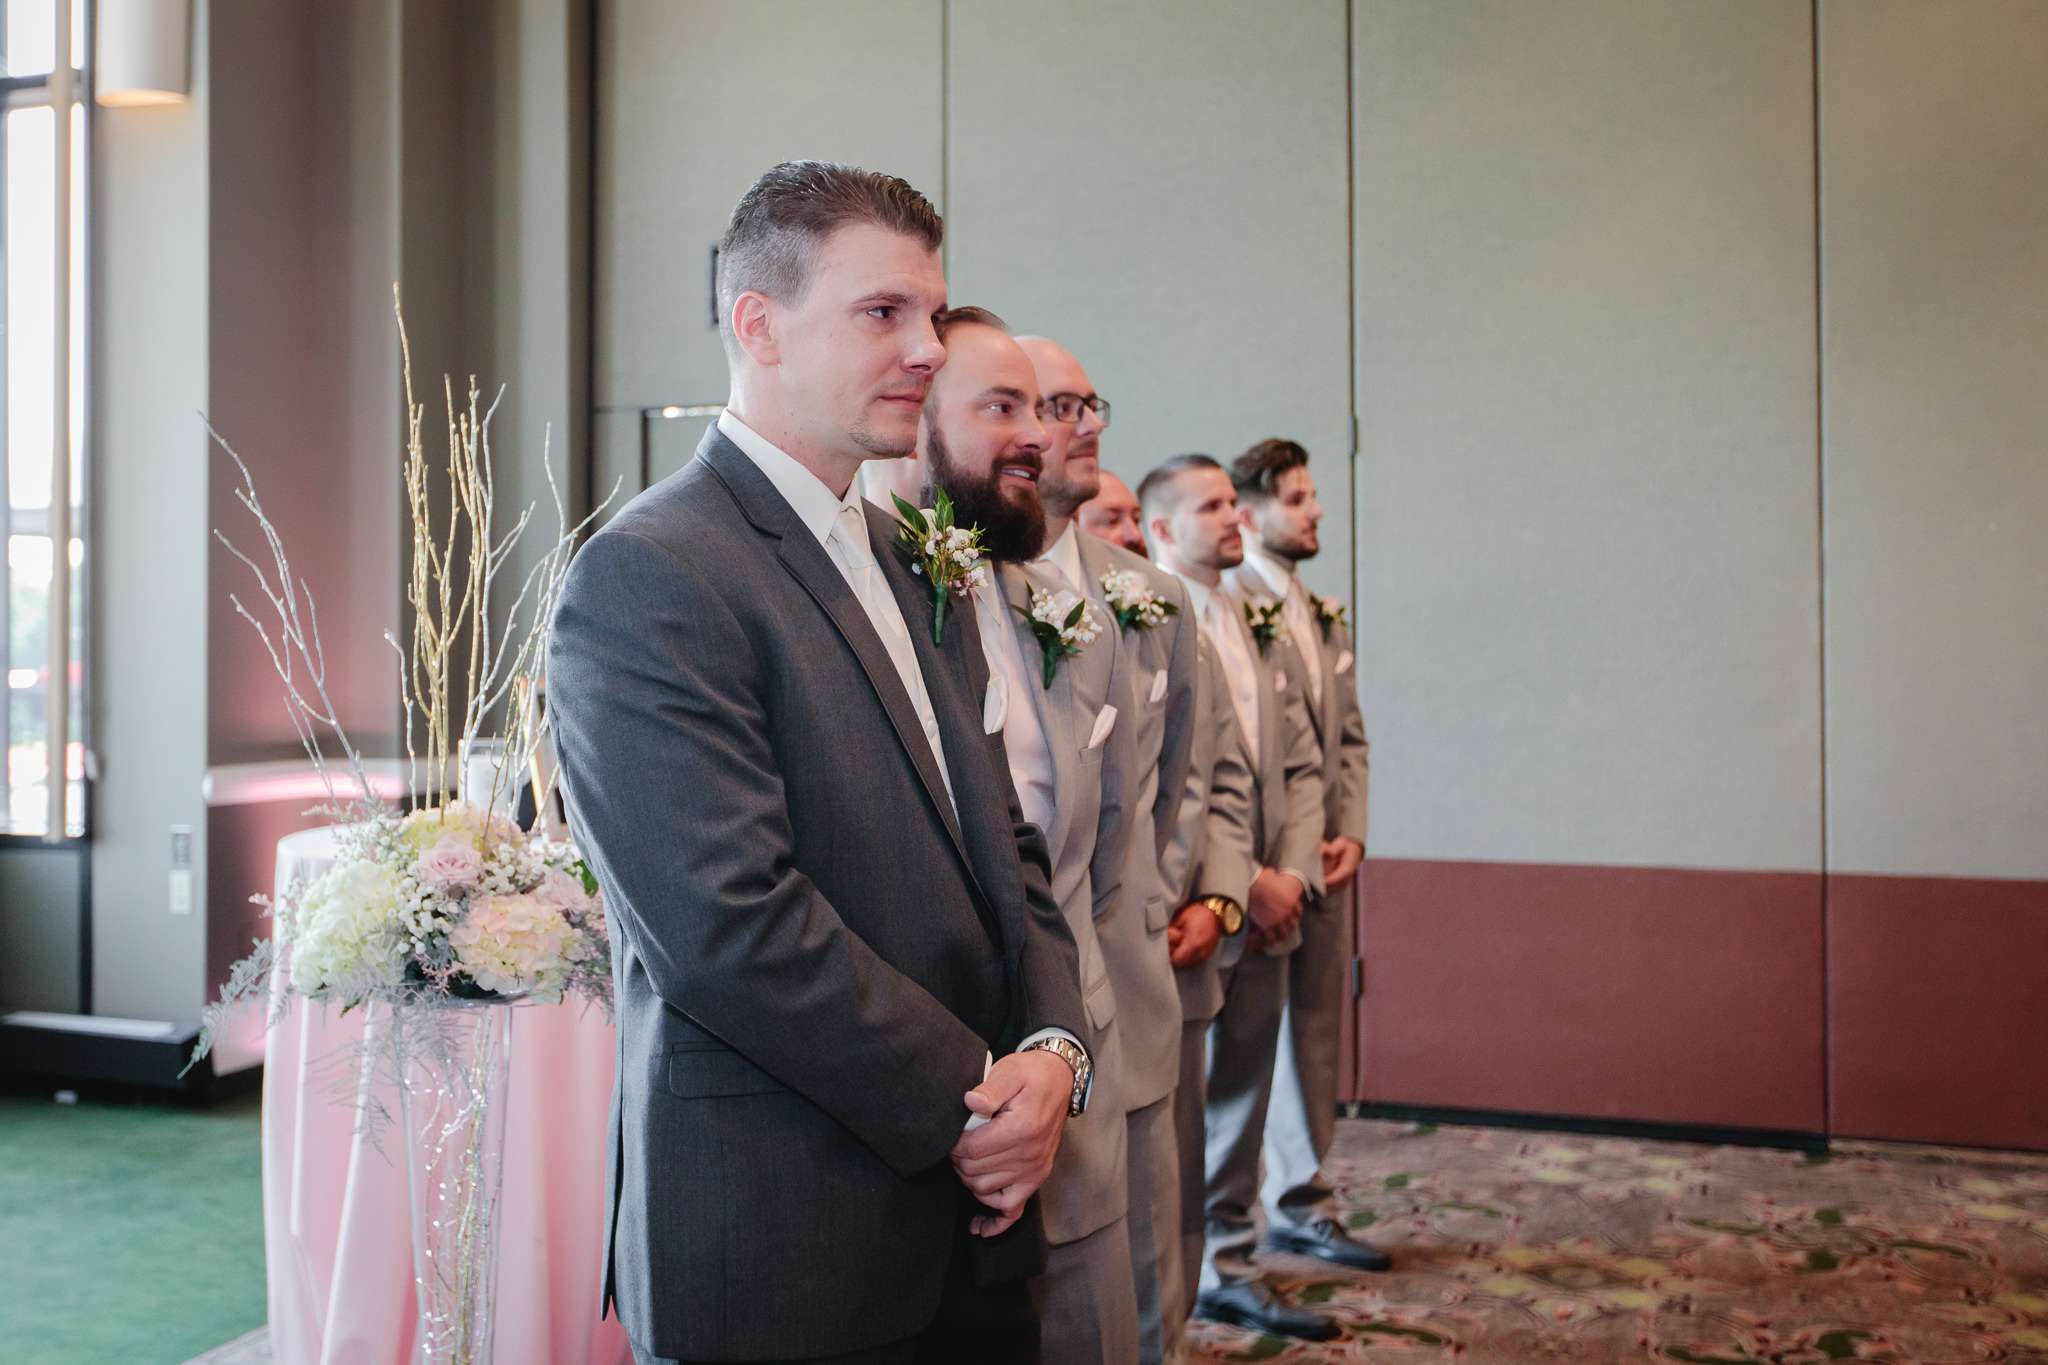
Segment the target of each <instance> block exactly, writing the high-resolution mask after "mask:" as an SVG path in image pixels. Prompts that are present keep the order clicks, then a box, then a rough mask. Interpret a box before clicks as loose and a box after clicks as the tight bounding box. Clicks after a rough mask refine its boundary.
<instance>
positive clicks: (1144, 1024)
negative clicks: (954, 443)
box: [1018, 337, 1214, 1365]
mask: <svg viewBox="0 0 2048 1365" xmlns="http://www.w3.org/2000/svg"><path fill="white" fill-rule="evenodd" d="M1018 344H1019V345H1021V346H1022V347H1023V348H1024V353H1025V354H1026V355H1028V356H1030V357H1031V365H1032V369H1033V370H1034V371H1035V372H1036V374H1037V376H1038V385H1039V389H1040V391H1041V392H1043V393H1044V394H1045V404H1046V414H1045V429H1046V447H1045V452H1044V457H1045V470H1044V472H1043V473H1042V474H1041V475H1040V476H1039V479H1038V500H1039V502H1040V503H1042V504H1043V505H1044V507H1045V545H1046V548H1045V549H1044V550H1043V551H1042V552H1041V553H1040V555H1039V558H1038V559H1037V561H1035V563H1036V564H1037V565H1040V566H1043V567H1044V569H1045V570H1046V571H1047V572H1049V573H1052V574H1056V575H1058V576H1059V577H1060V578H1061V579H1062V580H1063V581H1065V582H1066V583H1068V584H1069V585H1070V586H1074V587H1077V588H1079V589H1080V590H1081V592H1082V593H1083V594H1084V595H1085V596H1086V597H1087V598H1088V599H1089V601H1091V602H1093V603H1094V604H1095V605H1096V606H1097V607H1099V608H1100V609H1101V610H1102V611H1103V612H1104V613H1105V614H1106V615H1108V616H1110V617H1111V618H1112V619H1113V620H1116V621H1117V622H1118V633H1119V635H1120V636H1121V638H1122V641H1123V644H1124V647H1125V649H1126V650H1127V651H1128V652H1129V655H1130V658H1131V662H1132V664H1133V666H1134V672H1133V673H1132V678H1133V680H1134V682H1135V684H1136V687H1135V693H1136V695H1135V696H1134V697H1133V702H1134V704H1135V705H1136V708H1137V709H1136V711H1135V712H1134V713H1133V714H1132V715H1130V716H1129V717H1127V720H1128V723H1129V728H1130V733H1131V741H1132V744H1133V745H1134V746H1135V748H1136V751H1137V761H1136V764H1135V766H1134V767H1133V769H1132V770H1131V772H1130V773H1129V774H1128V776H1129V778H1130V781H1129V784H1128V786H1127V787H1126V790H1125V793H1124V806H1125V809H1126V810H1129V811H1132V812H1134V816H1133V819H1134V822H1135V828H1134V830H1133V833H1132V835H1131V865H1130V870H1129V872H1128V873H1127V874H1126V876H1125V879H1124V895H1123V899H1122V900H1121V901H1120V902H1119V903H1118V905H1117V907H1116V910H1115V913H1113V914H1112V915H1111V916H1110V917H1109V918H1108V919H1107V920H1106V921H1105V922H1104V923H1103V925H1102V927H1101V931H1100V937H1101V939H1102V951H1103V955H1104V956H1105V958H1106V959H1107V960H1108V964H1109V979H1110V982H1111V984H1112V985H1114V986H1115V987H1116V998H1117V1032H1118V1033H1119V1034H1120V1035H1121V1038H1120V1041H1121V1043H1122V1049H1123V1064H1124V1065H1123V1073H1122V1085H1121V1086H1120V1090H1121V1092H1122V1094H1123V1099H1124V1104H1125V1105H1126V1106H1127V1108H1128V1115H1129V1117H1128V1123H1127V1127H1128V1130H1129V1131H1128V1134H1127V1138H1128V1145H1129V1161H1130V1170H1129V1175H1130V1201H1131V1203H1130V1209H1131V1211H1130V1229H1131V1254H1132V1260H1133V1263H1132V1275H1133V1279H1134V1281H1135V1283H1136V1286H1137V1296H1138V1354H1139V1359H1140V1360H1141V1361H1143V1362H1144V1363H1145V1365H1160V1362H1162V1361H1168V1360H1178V1359H1180V1358H1181V1357H1182V1355H1183V1353H1184V1343H1183V1338H1184V1336H1185V1330H1186V1324H1187V1316H1188V1310H1189V1309H1190V1307H1192V1305H1191V1304H1190V1303H1188V1302H1186V1301H1185V1296H1184V1294H1183V1292H1182V1289H1183V1283H1184V1280H1183V1275H1182V1271H1181V1236H1182V1228H1181V1220H1180V1161H1179V1156H1178V1153H1177V1150H1176V1145H1175V1140H1174V1121H1173V1115H1174V1109H1173V1092H1174V1088H1175V1086H1176V1085H1177V1084H1178V1082H1179V1080H1180V1042H1181V1010H1180V994H1179V990H1178V988H1177V986H1176V985H1175V981H1174V970H1173V963H1172V960H1171V955H1170V949H1169V946H1168V935H1169V932H1170V931H1171V928H1172V926H1173V925H1174V923H1175V914H1174V912H1175V910H1176V909H1177V908H1179V907H1180V905H1181V902H1180V901H1179V900H1178V899H1177V898H1175V897H1174V895H1173V894H1172V893H1171V892H1169V891H1168V889H1167V888H1166V887H1165V886H1164V885H1162V884H1161V880H1160V859H1161V857H1162V855H1163V854H1164V853H1165V852H1166V849H1167V846H1168V845H1169V844H1170V843H1171V842H1172V841H1173V838H1174V834H1175V831H1176V828H1177V825H1178V822H1179V817H1180V808H1181V802H1180V797H1181V790H1182V786H1183V784H1184V782H1185V779H1186V774H1187V765H1188V753H1189V748H1190V745H1191V744H1192V743H1193V739H1194V724H1193V720H1194V700H1195V672H1196V668H1197V656H1196V648H1195V639H1196V633H1197V630H1198V627H1197V626H1196V624H1195V618H1194V613H1193V612H1192V611H1191V610H1190V609H1189V605H1188V593H1187V589H1186V588H1184V587H1182V586H1181V583H1180V580H1179V579H1177V578H1175V577H1174V576H1173V575H1172V574H1170V573H1167V572H1166V571H1165V570H1164V569H1160V568H1157V567H1155V566H1154V565H1153V564H1152V563H1151V562H1150V561H1149V560H1146V559H1144V558H1142V557H1140V556H1137V555H1133V554H1128V553H1125V552H1124V551H1122V550H1120V549H1118V548H1116V547H1115V546H1113V545H1110V544H1108V543H1106V542H1104V541H1102V540H1098V539H1097V538H1095V537H1094V536H1090V535H1083V534H1081V533H1080V529H1079V525H1078V522H1077V521H1076V520H1075V513H1076V512H1077V511H1078V510H1079V508H1080V507H1081V506H1082V504H1084V503H1086V502H1087V501H1088V500H1089V499H1091V498H1093V497H1095V496H1096V494H1097V493H1098V492H1099V491H1100V490H1101V487H1102V485H1103V484H1104V483H1106V482H1107V481H1108V479H1109V477H1111V476H1106V475H1104V474H1103V473H1102V470H1101V444H1102V433H1103V430H1104V429H1105V428H1106V427H1107V426H1108V425H1109V412H1110V409H1109V404H1108V403H1107V402H1105V401H1103V399H1102V397H1101V395H1099V394H1098V393H1096V391H1095V385H1094V382H1093V381H1091V380H1090V379H1089V378H1088V371H1087V370H1085V369H1083V368H1082V366H1081V362H1080V361H1079V360H1077V359H1075V357H1074V355H1073V353H1072V352H1070V351H1068V350H1067V349H1066V348H1065V347H1064V346H1061V345H1060V344H1059V343H1057V342H1054V341H1049V340H1047V339H1046V338H1044V337H1020V338H1018ZM1133 520H1134V521H1135V517H1134V518H1133ZM1141 543H1142V542H1141ZM1112 594H1113V595H1112ZM1119 607H1121V610H1118V608H1119ZM1190 918H1201V919H1210V920H1213V918H1214V916H1213V914H1212V912H1211V911H1209V910H1208V909H1206V908H1204V907H1200V906H1196V907H1192V909H1191V911H1184V912H1183V913H1182V916H1181V920H1182V922H1183V926H1182V927H1183V929H1184V928H1185V921H1186V920H1188V919H1190Z"/></svg>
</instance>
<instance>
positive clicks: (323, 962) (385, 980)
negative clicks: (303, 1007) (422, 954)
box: [291, 860, 410, 1002]
mask: <svg viewBox="0 0 2048 1365" xmlns="http://www.w3.org/2000/svg"><path fill="white" fill-rule="evenodd" d="M293 928H294V933H293V939H292V964H291V973H292V988H293V989H294V990H296V991H298V992H299V993H301V994H302V995H307V996H311V997H313V998H315V999H327V998H329V997H333V998H338V999H341V1000H343V1001H349V1002H353V1001H357V1000H361V999H364V998H365V997H367V996H368V995H370V994H371V993H372V992H373V991H377V990H382V989H388V988H390V987H394V986H396V985H398V983H399V982H400V981H401V980H402V979H403V978H404V975H405V962H406V956H407V952H408V949H409V947H410V943H409V939H410V935H409V934H408V932H407V925H406V923H405V920H404V919H403V918H402V917H401V916H400V914H399V904H398V879H397V878H396V877H394V876H393V875H392V874H391V871H390V869H388V868H386V867H384V866H383V865H382V864H379V863H374V862H369V861H363V860H351V861H348V862H343V863H339V864H337V865H336V866H335V867H333V868H331V869H329V870H328V872H327V874H326V875H325V876H323V877H321V878H320V880H318V881H316V882H314V883H313V884H312V885H311V886H310V887H308V888H306V890H305V891H304V892H303V893H302V894H301V895H300V896H299V898H298V913H297V915H296V916H295V919H294V926H293Z"/></svg>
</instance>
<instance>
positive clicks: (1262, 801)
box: [1138, 455, 1338, 1341]
mask: <svg viewBox="0 0 2048 1365" xmlns="http://www.w3.org/2000/svg"><path fill="white" fill-rule="evenodd" d="M1138 501H1139V504H1140V506H1141V509H1142V512H1143V516H1144V521H1145V534H1146V539H1147V541H1148V542H1149V543H1150V544H1151V545H1152V547H1153V551H1154V553H1155V555H1156V556H1157V558H1158V561H1159V563H1160V565H1161V567H1163V568H1166V569H1169V570H1171V571H1172V572H1173V573H1174V574H1176V575H1177V576H1178V577H1179V578H1180V579H1181V580H1182V582H1183V583H1185V584H1186V585H1187V588H1188V593H1189V597H1190V599H1191V602H1192V605H1193V608H1194V612H1195V617H1196V620H1197V621H1198V622H1199V623H1200V625H1201V628H1202V633H1203V635H1204V637H1205V638H1206V640H1207V642H1208V644H1209V646H1210V647H1211V648H1212V649H1213V650H1214V652H1215V654H1216V656H1217V661H1218V665H1219V669H1218V671H1219V672H1220V674H1221V678H1222V682H1223V685H1224V686H1223V691H1224V693H1225V695H1226V697H1227V698H1228V700H1229V704H1230V707H1231V710H1232V712H1233V713H1234V715H1235V717H1236V720H1237V723H1238V728H1239V730H1240V732H1241V735H1242V744H1243V752H1244V754H1245V756H1246V758H1247V767H1248V768H1249V769H1250V771H1251V773H1252V777H1253V799H1252V802H1251V809H1250V813H1249V825H1250V829H1251V833H1252V841H1251V846H1252V851H1253V859H1254V866H1253V868H1252V869H1251V871H1252V875H1251V877H1250V880H1249V883H1248V885H1247V886H1246V887H1245V891H1244V924H1243V925H1242V926H1241V931H1240V933H1238V934H1236V935H1234V936H1233V937H1232V939H1231V940H1230V941H1228V942H1226V943H1225V945H1224V947H1223V949H1222V951H1221V952H1220V954H1219V955H1218V958H1217V968H1216V974H1217V981H1218V984H1219V985H1220V987H1221V989H1222V1001H1221V1003H1220V1007H1219V1009H1218V1011H1217V1013H1216V1016H1215V1021H1214V1023H1212V1024H1211V1025H1210V1026H1209V1030H1208V1066H1207V1084H1208V1095H1207V1107H1206V1113H1205V1120H1204V1128H1205V1142H1204V1146H1205V1152H1204V1159H1203V1181H1204V1196H1203V1205H1204V1223H1205V1229H1204V1232H1205V1236H1204V1247H1203V1261H1202V1272H1201V1280H1200V1292H1199V1295H1198V1297H1197V1299H1196V1305H1195V1314H1196V1316H1198V1317H1206V1318H1210V1319H1213V1320H1216V1321H1221V1322H1232V1323H1237V1324H1240V1325H1242V1326H1247V1327H1253V1328H1257V1329H1258V1330H1260V1331H1265V1332H1273V1333H1278V1334H1281V1335H1286V1336H1296V1337H1303V1338H1306V1339H1309V1340H1317V1341H1327V1340H1329V1339H1331V1338H1333V1337H1335V1336H1337V1335H1338V1329H1337V1327H1336V1325H1335V1324H1334V1323H1333V1322H1331V1321H1330V1319H1328V1318H1327V1317H1325V1316H1323V1315H1322V1314H1319V1313H1314V1312H1310V1311H1307V1310H1305V1309H1301V1308H1296V1307H1293V1306H1291V1305H1289V1304H1287V1303H1284V1302H1283V1301H1282V1300H1281V1299H1280V1298H1279V1296H1278V1295H1277V1294H1275V1293H1274V1292H1273V1290H1272V1288H1271V1286H1269V1285H1268V1284H1266V1283H1265V1281H1264V1280H1263V1278H1262V1277H1261V1275H1260V1273H1259V1270H1258V1268H1257V1267H1256V1266H1255V1265H1254V1264H1253V1261H1252V1252H1253V1249H1254V1244H1255V1242H1256V1231H1255V1228H1254V1225H1253V1222H1252V1206H1253V1204H1254V1202H1255V1201H1256V1200H1257V1199H1258V1168H1259V1147H1260V1143H1261V1140H1262V1137H1263V1135H1264V1131H1265V1124H1266V1107H1267V1102H1268V1099H1269V1097H1270V1095H1271V1091H1272V1083H1273V1061H1274V1055H1275V1050H1276V1048H1277V1046H1278V1043H1279V1037H1280V1028H1281V1020H1282V1012H1283V1009H1284V1006H1285V1001H1286V985H1287V955H1288V954H1290V953H1291V952H1292V951H1293V950H1294V948H1295V946H1296V945H1297V944H1298V943H1299V942H1300V934H1299V928H1298V926H1299V921H1300V919H1301V914H1302V910H1303V907H1304V904H1305V903H1306V901H1307V900H1308V898H1309V897H1311V896H1314V895H1316V894H1318V893H1320V891H1321V889H1322V875H1321V864H1322V859H1321V854H1320V845H1321V833H1322V805H1323V785H1322V773H1321V764H1320V756H1319V755H1318V753H1317V751H1316V747H1315V740H1314V736H1313V734H1312V733H1311V731H1310V728H1309V720H1308V714H1307V709H1306V706H1305V704H1304V702H1303V700H1302V697H1301V695H1300V690H1299V689H1298V688H1289V687H1288V686H1287V681H1288V679H1287V675H1286V673H1285V672H1284V671H1283V670H1282V669H1280V668H1279V667H1278V665H1277V664H1276V663H1275V662H1273V661H1271V660H1269V659H1268V658H1267V657H1266V655H1267V654H1268V653H1269V652H1270V650H1271V647H1272V641H1271V637H1270V634H1267V635H1266V636H1265V638H1263V639H1261V638H1257V637H1255V635H1254V632H1253V631H1252V629H1251V628H1250V627H1249V625H1248V624H1247V621H1246V617H1245V611H1244V604H1243V603H1242V602H1241V601H1239V600H1238V598H1237V597H1236V596H1234V595H1233V594H1232V593H1231V591H1230V589H1229V588H1228V587H1227V586H1226V585H1225V583H1224V581H1223V574H1224V571H1225V570H1227V569H1231V568H1234V567H1236V565H1237V564H1238V562H1239V561H1240V560H1241V559H1242V558H1243V557H1244V549H1243V534H1242V531H1241V529H1240V527H1239V523H1238V515H1237V493H1236V490H1235V489H1234V488H1233V487H1232V486H1231V481H1230V476H1229V474H1228V473H1227V472H1225V470H1224V469H1223V467H1222V466H1221V465H1219V464H1218V463H1217V462H1216V461H1215V460H1213V459H1211V458H1210V457H1209V456H1207V455H1180V456H1176V457H1174V458H1173V459H1171V460H1168V461H1167V462H1166V463H1165V464H1163V465H1161V466H1160V467H1159V468H1158V469H1155V470H1153V471H1152V472H1151V473H1150V474H1148V475H1146V476H1145V479H1144V481H1143V482H1142V483H1140V484H1139V486H1138Z"/></svg>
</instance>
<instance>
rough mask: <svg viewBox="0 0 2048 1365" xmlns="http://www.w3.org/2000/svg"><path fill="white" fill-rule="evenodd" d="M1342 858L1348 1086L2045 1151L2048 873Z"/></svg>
mask: <svg viewBox="0 0 2048 1365" xmlns="http://www.w3.org/2000/svg"><path fill="white" fill-rule="evenodd" d="M1362 876H1363V878H1364V883H1363V897H1362V903H1361V904H1360V905H1359V907H1358V909H1357V920H1356V923H1357V925H1358V930H1357V932H1358V941H1359V943H1360V945H1361V955H1362V956H1363V958H1364V960H1365V994H1364V996H1363V997H1362V998H1360V999H1358V1000H1357V1001H1355V1002H1354V1006H1355V1010H1356V1033H1355V1046H1354V1047H1353V1048H1352V1049H1351V1051H1350V1053H1349V1054H1348V1055H1350V1056H1353V1057H1355V1058H1356V1062H1357V1069H1356V1071H1355V1072H1353V1071H1350V1070H1347V1072H1346V1076H1347V1079H1348V1080H1350V1082H1351V1083H1350V1084H1349V1086H1348V1088H1347V1094H1346V1096H1345V1098H1347V1099H1358V1100H1363V1101H1367V1102H1372V1103H1380V1104H1395V1105H1414V1106H1427V1107H1432V1108H1439V1109H1463V1110H1499V1111H1508V1112H1512V1113H1522V1114H1559V1115H1573V1116H1579V1117H1583V1118H1588V1119H1607V1120H1613V1121H1617V1122H1644V1123H1664V1124H1682V1125H1699V1126H1709V1127H1726V1128H1751V1129H1769V1130H1775V1131H1779V1132H1792V1133H1829V1134H1832V1135H1834V1136H1838V1137H1858V1138H1884V1139H1890V1140H1896V1141H1914V1142H1938V1143H1954V1144H1960V1145H1968V1146H1984V1147H2009V1148H2020V1149H2030V1150H2048V1067H2044V1066H2043V1065H2042V1064H2041V1061H2040V1058H2041V1057H2042V1056H2043V1055H2044V1052H2048V986H2043V985H2042V984H2041V983H2042V982H2044V981H2048V882H2000V881H1975V880H1967V879H1959V878H1911V877H1868V876H1840V875H1837V876H1832V877H1823V876H1821V875H1820V874H1818V873H1775V872H1728V871H1696V870H1686V869H1671V868H1641V867H1586V866H1560V865H1545V864H1526V863H1477V862H1436V861H1423V860H1414V859H1393V858H1373V859H1369V860H1368V861H1367V863H1366V866H1365V869H1364V872H1363V874H1362ZM1824 926H1825V928H1826V933H1825V934H1824V933H1823V927H1824ZM1831 1104H1832V1112H1830V1105H1831Z"/></svg>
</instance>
